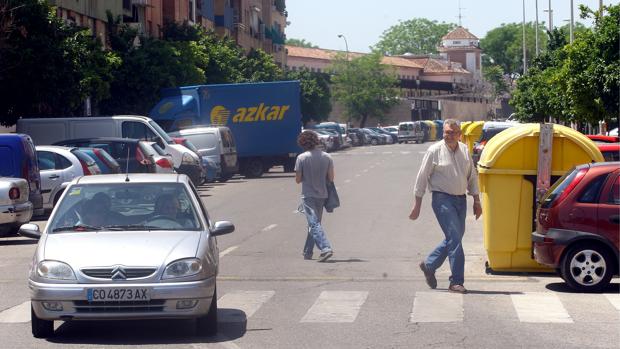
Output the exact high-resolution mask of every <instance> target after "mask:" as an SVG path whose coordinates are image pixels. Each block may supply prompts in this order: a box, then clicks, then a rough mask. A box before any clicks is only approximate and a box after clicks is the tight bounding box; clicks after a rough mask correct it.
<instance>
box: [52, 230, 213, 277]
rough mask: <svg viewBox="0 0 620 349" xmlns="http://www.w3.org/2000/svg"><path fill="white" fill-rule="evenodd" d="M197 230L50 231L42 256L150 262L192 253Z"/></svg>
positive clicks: (100, 262) (75, 263)
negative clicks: (59, 232)
mask: <svg viewBox="0 0 620 349" xmlns="http://www.w3.org/2000/svg"><path fill="white" fill-rule="evenodd" d="M200 233H201V232H200V231H151V232H148V231H135V232H134V231H131V232H119V231H112V232H110V231H107V232H106V231H99V232H76V233H61V234H49V235H47V236H46V241H45V248H44V252H43V259H47V260H57V261H62V262H65V263H68V264H69V265H71V266H72V267H74V268H81V267H88V266H93V267H94V266H113V265H126V266H152V267H157V266H160V265H163V264H168V263H170V262H172V261H174V260H177V259H180V258H188V257H195V256H196V251H197V248H198V243H199V241H200Z"/></svg>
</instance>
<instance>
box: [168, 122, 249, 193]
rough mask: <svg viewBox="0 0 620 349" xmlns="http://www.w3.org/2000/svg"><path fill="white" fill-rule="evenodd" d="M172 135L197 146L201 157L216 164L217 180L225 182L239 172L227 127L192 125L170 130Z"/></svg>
mask: <svg viewBox="0 0 620 349" xmlns="http://www.w3.org/2000/svg"><path fill="white" fill-rule="evenodd" d="M170 136H172V137H183V138H186V139H188V140H189V141H191V142H192V144H193V145H195V146H196V148H198V154H199V155H200V156H201V157H205V156H206V157H207V158H209V159H211V161H213V162H214V163H215V164H216V166H218V167H219V168H220V169H219V172H220V174H219V175H218V180H219V181H221V182H226V181H227V180H229V179H230V178H231V177H232V176H233V175H234V174H235V173H238V172H239V159H238V157H237V147H236V143H235V139H234V137H233V134H232V132H231V131H230V129H229V128H228V127H224V126H219V127H194V128H186V129H182V130H179V131H175V132H170ZM211 166H212V165H211Z"/></svg>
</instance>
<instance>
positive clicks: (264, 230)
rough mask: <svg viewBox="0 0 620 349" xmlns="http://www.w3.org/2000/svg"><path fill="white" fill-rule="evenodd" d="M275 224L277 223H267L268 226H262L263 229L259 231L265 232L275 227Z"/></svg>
mask: <svg viewBox="0 0 620 349" xmlns="http://www.w3.org/2000/svg"><path fill="white" fill-rule="evenodd" d="M277 226H278V225H277V224H270V225H268V226H266V227H264V228H263V229H261V230H260V231H261V232H263V233H264V232H266V231H270V230H272V229H273V228H275V227H277Z"/></svg>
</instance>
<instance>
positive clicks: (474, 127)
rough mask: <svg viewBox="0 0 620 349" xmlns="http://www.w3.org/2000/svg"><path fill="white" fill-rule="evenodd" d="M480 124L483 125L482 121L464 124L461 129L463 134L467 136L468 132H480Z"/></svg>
mask: <svg viewBox="0 0 620 349" xmlns="http://www.w3.org/2000/svg"><path fill="white" fill-rule="evenodd" d="M482 126H484V121H474V122H472V123H470V124H468V125H466V126H465V128H464V129H463V134H464V135H465V136H469V135H470V134H473V133H476V132H479V133H482Z"/></svg>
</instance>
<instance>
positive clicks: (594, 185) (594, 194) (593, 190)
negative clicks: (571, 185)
mask: <svg viewBox="0 0 620 349" xmlns="http://www.w3.org/2000/svg"><path fill="white" fill-rule="evenodd" d="M605 179H607V174H604V175H600V176H598V177H596V178H594V179H593V180H591V181H590V183H588V185H587V186H586V187H585V188H584V189H583V190H582V192H581V194H579V198H578V199H577V201H578V202H581V203H595V202H598V197H599V196H598V195H599V193H600V191H601V187H602V186H603V183H605Z"/></svg>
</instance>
